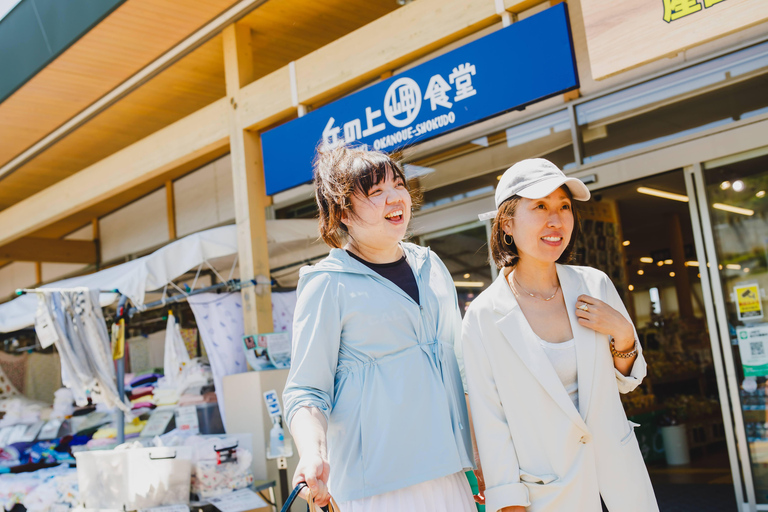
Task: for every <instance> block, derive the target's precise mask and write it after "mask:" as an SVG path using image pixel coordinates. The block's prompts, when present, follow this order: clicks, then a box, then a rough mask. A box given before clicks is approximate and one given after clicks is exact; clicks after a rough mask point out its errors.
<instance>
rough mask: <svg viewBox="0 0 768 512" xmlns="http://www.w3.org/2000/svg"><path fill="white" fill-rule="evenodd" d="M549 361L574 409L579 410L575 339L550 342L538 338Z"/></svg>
mask: <svg viewBox="0 0 768 512" xmlns="http://www.w3.org/2000/svg"><path fill="white" fill-rule="evenodd" d="M539 343H541V346H542V347H543V348H544V353H545V354H547V357H548V358H549V361H550V362H551V363H552V366H553V367H554V368H555V372H556V373H557V376H558V377H559V378H560V382H562V383H563V386H564V387H565V390H566V391H567V392H568V396H569V397H570V398H571V401H572V402H573V405H574V406H576V410H577V411H578V410H579V381H578V372H577V369H576V340H575V339H571V340H568V341H564V342H562V343H550V342H549V341H544V340H543V339H541V338H539Z"/></svg>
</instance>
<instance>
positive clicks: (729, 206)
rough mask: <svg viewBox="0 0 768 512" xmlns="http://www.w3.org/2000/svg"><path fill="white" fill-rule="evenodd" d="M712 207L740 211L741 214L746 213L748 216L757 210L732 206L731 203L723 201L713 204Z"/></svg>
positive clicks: (733, 211)
mask: <svg viewBox="0 0 768 512" xmlns="http://www.w3.org/2000/svg"><path fill="white" fill-rule="evenodd" d="M712 208H717V209H718V210H723V211H724V212H731V213H738V214H739V215H746V216H748V217H750V216H752V215H754V214H755V210H750V209H749V208H739V207H738V206H731V205H729V204H723V203H715V204H713V205H712Z"/></svg>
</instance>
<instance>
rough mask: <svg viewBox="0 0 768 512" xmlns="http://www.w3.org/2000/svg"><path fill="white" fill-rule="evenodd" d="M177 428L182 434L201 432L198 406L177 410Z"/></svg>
mask: <svg viewBox="0 0 768 512" xmlns="http://www.w3.org/2000/svg"><path fill="white" fill-rule="evenodd" d="M176 428H178V429H179V430H181V431H182V432H192V433H193V434H197V433H199V432H200V425H199V424H198V422H197V406H194V405H188V406H186V407H179V408H178V409H177V410H176Z"/></svg>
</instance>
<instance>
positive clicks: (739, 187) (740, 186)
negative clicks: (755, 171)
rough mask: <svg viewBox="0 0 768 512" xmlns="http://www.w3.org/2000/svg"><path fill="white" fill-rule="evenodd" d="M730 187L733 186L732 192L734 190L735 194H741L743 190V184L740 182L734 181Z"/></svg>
mask: <svg viewBox="0 0 768 512" xmlns="http://www.w3.org/2000/svg"><path fill="white" fill-rule="evenodd" d="M732 186H733V190H735V191H736V192H741V191H742V190H744V182H743V181H741V180H736V181H734V182H733V185H732Z"/></svg>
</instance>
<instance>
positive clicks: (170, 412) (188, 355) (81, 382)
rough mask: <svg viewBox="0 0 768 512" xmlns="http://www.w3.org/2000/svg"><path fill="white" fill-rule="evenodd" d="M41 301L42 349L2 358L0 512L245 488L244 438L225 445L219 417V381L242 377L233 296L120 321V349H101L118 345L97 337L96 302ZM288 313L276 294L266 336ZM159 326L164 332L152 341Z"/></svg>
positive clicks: (131, 503)
mask: <svg viewBox="0 0 768 512" xmlns="http://www.w3.org/2000/svg"><path fill="white" fill-rule="evenodd" d="M40 297H41V298H40V307H41V313H40V315H39V317H41V318H38V320H40V321H39V325H38V326H37V329H36V331H37V332H36V334H37V337H38V338H39V339H41V340H49V341H50V342H51V343H52V345H53V346H52V348H49V349H47V352H48V353H45V354H43V353H37V352H30V353H28V354H25V355H24V356H22V357H17V356H10V355H7V357H4V358H0V387H2V390H3V392H2V393H0V504H2V505H4V506H5V508H6V509H7V510H10V508H12V507H14V506H23V507H24V508H26V509H27V510H35V511H38V510H39V511H43V510H63V509H70V508H77V507H88V508H115V509H127V510H130V509H139V508H149V507H155V506H164V505H184V504H188V503H189V500H190V498H192V499H197V500H202V501H203V502H205V501H206V500H208V499H214V498H216V499H218V498H220V497H221V496H223V495H226V494H228V493H231V492H233V491H238V490H243V489H254V488H255V487H254V474H253V463H254V459H253V458H254V455H253V454H254V450H253V447H252V442H253V441H252V436H251V434H225V433H224V432H225V431H224V424H223V417H222V411H220V407H221V400H220V399H221V398H222V397H223V395H222V385H221V379H222V378H223V377H224V376H226V375H230V374H233V373H239V372H244V371H247V369H248V368H247V364H246V362H245V356H244V347H243V321H242V320H243V319H242V306H241V302H240V301H241V299H240V294H238V293H224V294H199V295H197V296H192V297H190V298H189V299H190V300H189V303H190V304H189V306H186V307H185V308H179V307H178V306H173V308H174V309H173V311H169V312H168V315H167V316H158V315H157V314H156V313H155V314H153V315H149V316H148V318H147V319H146V320H144V321H142V319H141V318H139V319H137V320H134V321H129V322H127V324H126V328H125V338H127V340H126V345H125V349H124V350H120V349H117V350H114V347H112V346H110V341H111V342H112V343H115V344H117V343H120V341H119V338H114V339H113V340H110V338H109V336H108V335H107V333H108V332H109V331H108V329H107V322H106V319H105V316H106V318H107V319H109V320H110V321H111V316H110V315H112V314H113V313H110V312H107V313H106V315H105V313H104V312H103V311H102V310H101V308H100V307H99V303H98V300H97V298H96V292H95V291H89V290H86V289H79V290H71V291H68V290H63V291H59V290H57V291H52V292H46V293H44V294H40ZM192 299H194V300H192ZM294 307H295V293H294V292H289V293H281V294H276V297H275V300H274V301H273V316H274V317H275V318H274V320H275V329H276V330H281V331H285V330H289V329H290V324H291V321H292V317H293V308H294ZM45 313H47V315H48V316H47V317H46V315H45ZM182 318H184V319H186V321H187V322H191V321H193V320H194V323H193V325H195V327H186V326H185V327H182V325H183V323H182ZM159 320H162V321H164V322H165V325H164V326H163V327H165V329H161V330H152V328H153V327H154V329H157V327H155V326H157V322H158V321H159ZM145 325H149V326H151V327H150V328H145V327H144V326H145ZM198 329H200V330H199V331H198ZM198 332H199V335H198ZM198 336H199V337H198ZM33 339H34V338H33ZM200 341H202V343H200ZM115 346H118V345H115ZM201 349H203V350H201ZM30 350H32V349H30ZM51 352H53V353H51ZM201 353H202V354H203V355H202V356H201V355H200V354H201ZM117 354H119V355H117ZM113 357H114V358H124V364H125V370H126V371H125V372H122V370H121V372H118V371H117V370H116V366H117V365H115V364H114V360H113ZM32 361H36V362H39V364H40V367H39V368H31V367H29V365H30V364H31V362H32ZM5 367H8V368H10V369H11V370H10V371H12V373H13V375H14V376H15V381H16V382H22V383H23V386H22V388H21V389H20V388H18V387H17V386H16V383H15V382H12V381H11V379H10V378H9V377H8V375H6V374H5V373H4V368H5ZM41 369H42V370H41ZM41 371H43V372H44V373H45V376H44V378H42V377H41V378H40V379H38V382H36V383H29V382H27V381H28V380H29V379H30V378H31V377H34V376H35V375H38V374H39V373H40V372H41ZM118 375H119V376H120V378H121V379H122V381H123V382H122V384H123V386H122V388H121V391H122V394H120V393H118V391H117V390H118V386H117V378H118ZM61 381H63V382H64V383H65V384H66V385H67V387H61V385H60V382H61ZM55 386H59V387H58V388H57V387H55ZM28 389H29V390H36V391H35V393H36V396H46V397H48V398H47V399H45V400H34V399H31V398H30V397H28V396H26V395H25V391H26V390H28ZM38 391H39V393H38ZM118 409H122V411H123V412H122V413H120V414H119V413H118ZM121 423H122V424H121ZM118 427H120V428H118ZM121 442H122V444H121ZM158 454H159V455H158ZM169 454H171V455H169ZM71 466H76V467H71Z"/></svg>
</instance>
